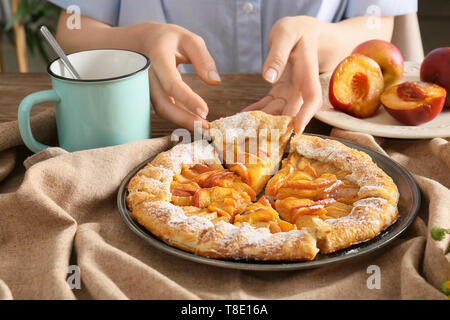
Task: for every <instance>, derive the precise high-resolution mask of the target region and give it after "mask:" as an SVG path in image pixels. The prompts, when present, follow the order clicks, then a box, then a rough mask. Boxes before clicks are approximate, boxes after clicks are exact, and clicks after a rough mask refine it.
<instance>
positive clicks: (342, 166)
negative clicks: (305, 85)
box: [127, 111, 399, 261]
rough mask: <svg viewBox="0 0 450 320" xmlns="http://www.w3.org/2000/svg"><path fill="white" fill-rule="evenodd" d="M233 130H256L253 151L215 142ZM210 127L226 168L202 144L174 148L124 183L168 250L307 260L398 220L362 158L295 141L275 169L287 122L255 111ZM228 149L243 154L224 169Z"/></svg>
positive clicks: (377, 176) (131, 203) (321, 143)
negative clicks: (237, 128)
mask: <svg viewBox="0 0 450 320" xmlns="http://www.w3.org/2000/svg"><path fill="white" fill-rule="evenodd" d="M232 124H234V125H238V126H240V127H252V128H254V129H255V131H256V134H257V136H259V138H255V139H256V140H255V141H257V146H256V148H255V147H252V146H251V144H252V139H253V138H250V139H245V138H244V139H242V141H241V142H237V143H233V142H232V141H231V139H235V138H236V137H237V135H236V134H235V133H233V134H231V135H228V136H226V135H225V136H224V137H223V138H219V133H220V132H221V133H225V131H226V130H225V128H226V127H228V128H229V129H230V130H233V129H234V128H235V127H233V126H232ZM212 128H217V129H218V130H217V132H215V133H212V134H211V136H212V138H213V141H214V142H215V143H216V147H217V149H218V150H219V153H222V157H221V158H222V159H223V161H222V160H220V158H219V155H218V154H217V153H216V151H215V149H214V147H213V146H212V145H211V144H208V143H207V142H205V141H196V142H193V143H190V144H179V145H177V146H175V147H173V148H172V149H170V150H169V151H166V152H163V153H160V154H159V155H157V156H156V157H155V158H154V159H153V161H151V162H150V163H148V164H147V165H146V166H145V167H144V168H143V169H141V170H140V171H139V172H138V173H137V174H136V175H135V176H134V177H133V178H132V179H131V180H130V182H129V184H128V196H127V204H128V207H129V209H130V210H131V211H132V215H133V217H134V219H136V220H137V221H138V222H139V223H140V224H141V225H143V226H144V227H145V228H146V229H148V230H149V231H150V232H151V233H152V234H154V235H155V236H157V237H158V238H160V239H161V240H163V241H165V242H167V243H168V244H170V245H172V246H175V247H178V248H181V249H184V250H187V251H190V252H193V253H195V254H197V255H201V256H205V257H209V258H223V259H254V260H286V261H295V260H297V261H298V260H313V259H314V258H315V257H316V255H317V253H318V252H319V251H320V252H321V253H331V252H334V251H336V250H339V249H342V248H347V247H349V246H351V245H354V244H356V243H360V242H362V241H366V240H370V239H372V238H374V237H375V236H377V235H378V234H379V233H380V232H381V231H382V230H383V229H385V228H386V227H388V226H389V225H391V224H392V223H393V222H394V221H395V220H396V218H397V215H398V212H397V202H398V197H399V194H398V190H397V187H396V185H395V184H394V182H393V181H392V179H391V178H390V177H389V176H388V175H386V173H384V172H383V171H382V170H381V169H380V168H378V166H377V165H376V164H375V163H374V162H372V160H371V158H370V157H369V156H368V155H367V154H365V153H363V152H359V151H357V150H354V149H351V148H349V147H346V146H345V145H343V144H342V143H340V142H337V141H334V140H328V139H322V138H319V137H315V136H306V135H296V136H294V137H293V138H292V139H291V140H290V150H289V153H288V156H287V157H285V158H284V159H283V160H282V165H281V168H280V169H279V170H278V171H276V169H277V168H278V166H279V165H280V162H281V159H282V155H283V153H284V148H285V147H286V143H287V142H288V139H289V135H290V134H291V131H292V124H291V119H290V118H287V117H281V116H270V115H266V114H263V113H262V112H258V111H252V112H248V113H241V114H239V115H236V116H233V117H230V118H223V119H219V120H217V121H216V122H215V123H213V125H212ZM266 129H277V130H278V131H279V133H276V134H267V133H265V132H262V131H263V130H266ZM233 135H234V138H233V137H232V136H233ZM239 137H241V135H239ZM221 139H222V140H221ZM261 139H262V140H264V142H261V141H260V140H261ZM218 141H220V144H219V145H218V143H217V142H218ZM249 148H250V149H251V148H253V150H249ZM275 149H277V150H275ZM228 150H233V152H234V153H240V152H241V153H243V157H242V159H243V160H241V161H237V158H239V155H237V156H235V157H231V161H226V157H223V155H224V154H225V153H226V152H228ZM222 163H225V167H224V166H223V165H222ZM264 187H265V188H264Z"/></svg>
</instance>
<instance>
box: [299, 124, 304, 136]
mask: <svg viewBox="0 0 450 320" xmlns="http://www.w3.org/2000/svg"><path fill="white" fill-rule="evenodd" d="M303 131H305V125H304V124H302V126H301V127H300V130H298V132H297V133H299V134H302V133H303Z"/></svg>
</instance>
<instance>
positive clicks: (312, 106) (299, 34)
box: [243, 16, 394, 133]
mask: <svg viewBox="0 0 450 320" xmlns="http://www.w3.org/2000/svg"><path fill="white" fill-rule="evenodd" d="M367 19H368V17H355V18H351V19H346V20H342V21H341V22H338V23H329V22H324V21H321V20H318V19H315V18H312V17H307V16H298V17H285V18H282V19H280V20H278V21H277V22H276V23H275V24H274V25H273V27H272V30H271V32H270V35H269V46H270V51H269V54H268V56H267V58H266V61H265V62H264V66H263V68H262V74H263V77H264V79H265V80H266V81H268V82H270V83H272V89H271V90H270V91H269V93H268V95H267V96H265V97H264V98H262V99H261V100H259V101H257V102H256V103H254V104H252V105H250V106H248V107H246V108H244V109H243V111H250V110H263V111H265V112H267V113H271V114H284V115H290V116H294V117H295V121H294V129H295V131H296V132H297V133H300V132H303V130H304V128H305V126H306V125H307V124H308V122H309V121H310V120H311V118H312V117H313V116H314V114H315V113H316V112H317V110H319V108H320V107H321V105H322V89H321V86H320V81H319V71H320V72H326V71H331V70H333V68H335V66H336V65H337V64H338V63H339V61H341V60H342V59H343V58H344V57H345V56H347V55H348V54H350V52H351V51H352V50H353V48H354V47H355V46H356V45H358V44H359V43H361V42H363V41H366V40H369V39H383V40H386V41H389V40H390V39H391V35H392V30H393V21H394V19H393V17H379V19H380V21H379V22H380V23H379V24H377V27H376V28H374V27H373V24H370V23H368V20H367Z"/></svg>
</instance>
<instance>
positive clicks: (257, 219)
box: [171, 154, 359, 233]
mask: <svg viewBox="0 0 450 320" xmlns="http://www.w3.org/2000/svg"><path fill="white" fill-rule="evenodd" d="M231 168H233V170H232V171H230V170H231V169H230V170H227V169H223V168H220V167H219V168H218V167H214V168H213V167H209V166H205V165H201V164H197V165H194V166H183V168H182V170H181V173H180V174H178V175H176V176H175V177H174V180H173V181H172V183H171V192H172V203H173V204H175V205H178V206H181V207H183V209H184V210H185V212H186V214H188V215H193V214H195V215H199V216H205V217H207V218H208V219H211V220H212V221H213V222H218V221H226V222H229V223H232V224H234V225H237V226H240V225H242V223H244V222H245V223H248V224H250V225H252V226H254V227H255V228H261V227H264V228H268V229H269V230H270V232H272V233H277V232H288V231H290V230H294V229H301V228H310V229H313V230H314V232H322V233H326V232H327V228H329V227H328V226H327V225H326V224H325V223H322V224H320V222H318V221H324V220H327V219H333V218H339V217H342V216H345V215H348V214H349V213H350V211H351V209H352V204H353V202H354V201H356V200H357V199H358V196H357V194H358V191H359V188H358V187H356V186H354V185H352V184H351V183H349V182H348V181H346V179H345V176H346V175H347V174H348V173H347V172H344V171H341V170H339V169H338V168H336V167H334V166H333V165H331V164H325V163H322V162H319V161H314V160H312V161H310V160H308V159H306V158H304V157H301V156H299V155H297V154H291V155H290V156H289V157H288V158H287V159H285V160H283V166H282V168H281V169H280V170H279V171H278V172H277V173H276V174H275V175H274V176H273V177H272V178H271V179H270V180H269V181H268V183H267V185H266V189H265V193H266V195H267V196H268V197H270V198H271V199H273V200H270V201H269V200H268V199H267V198H266V197H265V196H262V197H261V198H260V199H259V200H258V201H257V202H252V201H254V200H255V198H256V194H255V192H254V190H253V188H251V187H250V186H249V185H248V184H247V183H246V182H245V180H246V176H247V175H248V174H249V169H248V166H245V165H242V164H234V165H233V166H231ZM244 168H245V169H244ZM238 172H239V174H238ZM318 219H319V220H318Z"/></svg>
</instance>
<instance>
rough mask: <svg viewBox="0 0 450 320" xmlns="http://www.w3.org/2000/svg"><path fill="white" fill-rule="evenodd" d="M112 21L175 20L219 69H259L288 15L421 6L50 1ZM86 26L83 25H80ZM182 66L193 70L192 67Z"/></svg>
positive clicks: (401, 1)
mask: <svg viewBox="0 0 450 320" xmlns="http://www.w3.org/2000/svg"><path fill="white" fill-rule="evenodd" d="M50 1H51V2H53V3H55V4H57V5H59V6H61V7H64V8H67V7H68V6H70V5H77V6H79V8H80V10H81V14H82V15H86V16H89V17H91V18H94V19H96V20H99V21H102V22H105V23H107V24H109V25H114V26H127V25H133V24H137V23H141V22H147V21H155V22H162V23H173V24H177V25H179V26H182V27H184V28H186V29H188V30H189V31H191V32H194V33H196V34H198V35H199V36H201V37H202V38H203V39H204V40H205V42H206V45H207V47H208V49H209V51H210V53H211V55H212V56H213V58H214V60H215V62H216V64H217V67H218V70H219V72H260V71H261V68H262V65H263V63H264V59H265V57H266V56H267V53H268V51H269V47H268V43H267V41H268V37H269V33H270V30H271V28H272V25H273V24H274V23H275V22H276V21H277V20H278V19H280V18H282V17H285V16H296V15H308V16H312V17H316V18H318V19H321V20H324V21H328V22H337V21H340V20H342V19H344V18H349V17H355V16H365V15H372V16H395V15H402V14H407V13H411V12H416V11H417V0H395V1H393V0H95V1H92V0H91V1H88V0H50ZM81 28H83V26H81ZM183 71H185V72H193V68H192V66H183Z"/></svg>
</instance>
